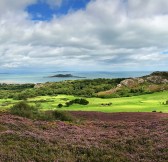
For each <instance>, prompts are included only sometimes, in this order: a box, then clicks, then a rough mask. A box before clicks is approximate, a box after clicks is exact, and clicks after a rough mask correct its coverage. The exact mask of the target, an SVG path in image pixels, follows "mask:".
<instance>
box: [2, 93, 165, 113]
mask: <svg viewBox="0 0 168 162" xmlns="http://www.w3.org/2000/svg"><path fill="white" fill-rule="evenodd" d="M75 98H80V97H74V96H69V95H58V96H40V97H35V98H31V99H28V102H29V103H30V104H35V103H36V105H38V106H39V107H40V108H41V109H42V110H67V111H101V112H152V111H157V112H159V111H162V112H168V105H164V104H163V103H165V102H166V100H168V91H164V92H157V93H153V94H147V95H141V96H133V97H123V98H112V99H100V98H87V100H88V101H89V105H86V106H83V105H78V104H74V105H72V106H70V107H62V108H57V105H58V104H59V103H62V104H63V105H65V103H66V102H67V101H70V100H73V99H75ZM16 102H18V101H17V100H12V99H0V110H6V109H8V108H9V107H11V106H12V105H13V103H16ZM109 103H112V105H110V106H108V104H109ZM103 104H104V105H103Z"/></svg>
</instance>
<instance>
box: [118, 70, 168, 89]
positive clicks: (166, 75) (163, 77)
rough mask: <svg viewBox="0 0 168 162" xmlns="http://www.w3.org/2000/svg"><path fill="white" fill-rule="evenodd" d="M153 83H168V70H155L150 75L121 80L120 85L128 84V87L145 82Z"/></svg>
mask: <svg viewBox="0 0 168 162" xmlns="http://www.w3.org/2000/svg"><path fill="white" fill-rule="evenodd" d="M145 82H146V83H153V84H167V83H168V72H153V73H152V74H150V75H149V76H144V77H141V78H131V79H125V80H123V81H121V83H120V84H119V85H118V86H120V87H121V85H122V86H126V87H128V88H131V87H135V86H137V85H139V84H143V83H145Z"/></svg>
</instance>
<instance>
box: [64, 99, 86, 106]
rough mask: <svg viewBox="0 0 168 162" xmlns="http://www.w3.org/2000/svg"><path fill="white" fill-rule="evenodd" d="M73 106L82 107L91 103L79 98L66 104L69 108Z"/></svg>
mask: <svg viewBox="0 0 168 162" xmlns="http://www.w3.org/2000/svg"><path fill="white" fill-rule="evenodd" d="M73 104H80V105H88V104H89V101H87V100H86V99H83V98H80V99H79V98H77V99H75V100H71V101H69V102H66V106H67V107H69V106H71V105H73Z"/></svg>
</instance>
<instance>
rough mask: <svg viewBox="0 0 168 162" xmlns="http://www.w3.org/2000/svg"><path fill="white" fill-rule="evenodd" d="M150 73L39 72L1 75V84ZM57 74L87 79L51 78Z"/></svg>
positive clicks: (144, 73)
mask: <svg viewBox="0 0 168 162" xmlns="http://www.w3.org/2000/svg"><path fill="white" fill-rule="evenodd" d="M150 73H152V72H149V71H119V72H105V71H104V72H102V71H101V72H100V71H97V72H95V71H90V72H84V71H83V72H79V71H78V72H76V71H56V72H37V73H35V72H34V73H0V83H20V84H21V83H45V82H58V81H63V80H76V79H95V78H129V77H141V76H145V75H149V74H150ZM57 74H72V75H73V76H78V77H85V78H75V77H69V78H57V77H55V78H54V77H53V78H51V77H49V76H53V75H57Z"/></svg>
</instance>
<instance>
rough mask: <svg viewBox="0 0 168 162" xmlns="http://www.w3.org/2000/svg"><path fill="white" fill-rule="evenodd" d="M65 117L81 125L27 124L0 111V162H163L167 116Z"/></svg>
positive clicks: (28, 121) (167, 157)
mask: <svg viewBox="0 0 168 162" xmlns="http://www.w3.org/2000/svg"><path fill="white" fill-rule="evenodd" d="M71 114H72V115H73V116H74V117H76V118H77V117H78V118H80V119H83V122H81V123H71V122H62V121H41V120H31V119H27V118H23V117H19V116H15V115H10V114H8V113H1V114H0V144H1V147H0V159H1V161H2V162H5V161H9V162H10V161H12V162H18V161H35V162H36V161H40V162H41V161H44V162H48V161H63V162H77V161H80V162H86V161H88V162H93V161H94V162H96V161H97V162H106V161H107V162H109V161H111V162H127V161H128V162H135V161H144V162H153V161H157V162H166V161H168V149H167V146H168V142H167V141H168V122H167V119H168V115H167V114H164V113H114V114H110V113H109V114H106V113H96V112H95V113H94V112H92V113H91V112H72V113H71Z"/></svg>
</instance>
